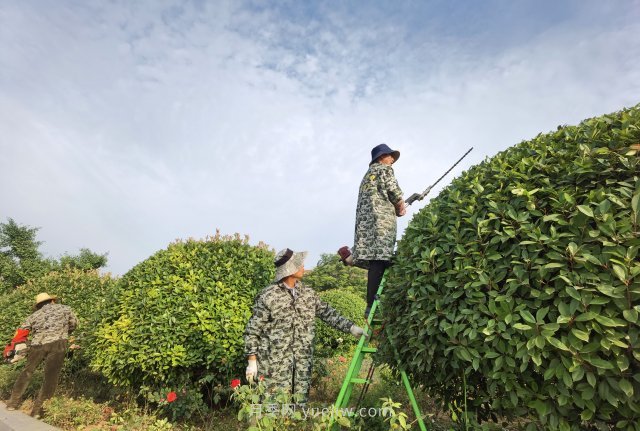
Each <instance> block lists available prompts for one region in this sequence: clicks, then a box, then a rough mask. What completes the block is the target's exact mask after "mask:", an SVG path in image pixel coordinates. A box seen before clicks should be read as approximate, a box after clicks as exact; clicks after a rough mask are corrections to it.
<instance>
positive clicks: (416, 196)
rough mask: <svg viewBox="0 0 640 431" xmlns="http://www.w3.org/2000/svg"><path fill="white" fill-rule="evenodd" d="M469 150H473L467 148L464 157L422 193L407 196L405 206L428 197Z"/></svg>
mask: <svg viewBox="0 0 640 431" xmlns="http://www.w3.org/2000/svg"><path fill="white" fill-rule="evenodd" d="M471 150H473V147H471V148H469V150H468V151H467V152H466V153H464V155H463V156H462V157H460V158H459V159H458V161H457V162H455V163H454V164H453V166H451V167H450V168H449V170H448V171H447V172H445V173H444V174H443V175H442V176H441V177H440V178H438V179H437V180H436V182H435V183H433V184H431V185H430V186H429V187H427V188H426V189H425V190H424V191H423V192H422V193H414V194H412V195H411V196H409V197H408V198H407V200H406V201H405V203H406V204H407V206H408V205H411V204H412V203H414V202H415V201H421V200H422V199H424V197H425V196H426V195H428V194H429V192H430V191H431V189H432V188H434V187H435V186H436V184H438V183H439V182H440V180H442V179H443V178H444V177H446V176H447V174H448V173H449V172H451V170H452V169H453V168H455V167H456V166H457V165H458V163H460V162H461V161H462V159H464V158H465V157H467V154H469V153H470V152H471Z"/></svg>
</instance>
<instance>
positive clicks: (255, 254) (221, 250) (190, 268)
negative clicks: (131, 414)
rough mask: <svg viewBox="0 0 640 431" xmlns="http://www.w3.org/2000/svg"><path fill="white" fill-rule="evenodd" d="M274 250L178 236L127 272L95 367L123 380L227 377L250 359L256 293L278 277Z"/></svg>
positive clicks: (154, 383)
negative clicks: (247, 334) (248, 338)
mask: <svg viewBox="0 0 640 431" xmlns="http://www.w3.org/2000/svg"><path fill="white" fill-rule="evenodd" d="M273 257H274V255H273V252H272V251H271V250H269V249H268V248H267V247H266V246H264V245H263V244H260V245H258V246H252V245H249V243H248V240H247V239H244V240H242V239H240V237H239V236H238V235H236V236H234V237H221V236H220V235H216V236H215V237H210V238H207V239H206V240H200V241H196V240H188V241H179V242H175V243H173V244H171V245H169V247H168V248H167V249H166V250H161V251H159V252H157V253H156V254H154V255H153V256H151V257H149V258H148V259H147V260H145V261H144V262H142V263H140V264H138V265H137V266H135V267H134V268H133V269H131V270H130V271H129V272H127V273H126V274H125V275H124V276H123V277H122V279H121V280H120V283H119V289H118V295H117V296H116V297H115V298H114V302H113V304H112V307H111V308H110V309H109V315H108V317H107V318H106V319H105V321H104V322H103V323H102V325H100V327H99V328H98V329H97V334H96V348H97V350H98V351H97V353H96V357H95V360H94V362H93V363H92V365H93V366H94V368H95V369H97V370H99V371H101V372H102V373H103V374H104V375H106V376H107V377H108V378H109V380H110V381H111V382H113V383H115V384H119V385H138V384H145V385H148V386H151V387H159V386H163V387H176V386H178V385H184V384H191V383H194V382H196V381H197V380H198V379H199V378H202V377H203V376H206V377H207V379H209V380H211V379H212V380H214V382H219V383H223V382H224V383H225V384H228V382H229V381H230V380H231V379H232V378H233V377H235V376H238V375H239V374H238V373H239V372H240V371H241V367H242V366H243V365H244V358H243V349H244V341H243V332H244V328H245V325H246V323H247V321H248V320H249V317H250V315H251V306H252V304H253V299H254V296H255V294H256V293H257V292H258V291H259V290H260V289H262V288H264V287H265V286H266V285H267V284H268V283H269V282H270V281H271V280H272V279H273V276H274V266H273Z"/></svg>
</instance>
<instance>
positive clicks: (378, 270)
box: [338, 144, 406, 316]
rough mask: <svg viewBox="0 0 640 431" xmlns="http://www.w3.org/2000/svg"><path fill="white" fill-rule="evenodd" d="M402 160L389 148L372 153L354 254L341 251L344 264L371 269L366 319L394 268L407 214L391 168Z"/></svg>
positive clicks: (360, 201)
mask: <svg viewBox="0 0 640 431" xmlns="http://www.w3.org/2000/svg"><path fill="white" fill-rule="evenodd" d="M399 158H400V152H399V151H394V150H392V149H391V148H389V147H388V146H387V145H386V144H380V145H377V146H376V147H374V148H373V149H372V150H371V162H370V163H369V169H368V170H367V173H366V174H365V175H364V178H362V182H361V183H360V190H359V193H358V205H357V207H356V228H355V235H354V245H353V254H351V252H350V251H349V250H348V247H342V248H341V249H340V250H339V251H338V254H340V256H341V258H342V259H343V262H345V264H352V265H355V266H359V267H362V268H366V269H368V277H367V308H366V311H365V315H366V316H368V314H369V310H370V309H371V305H372V304H373V301H374V299H375V295H376V292H377V291H378V287H379V286H380V282H381V281H382V275H383V274H384V270H385V269H386V268H387V267H388V266H389V265H390V264H391V257H392V256H393V249H394V246H395V242H396V235H397V220H396V219H397V217H401V216H403V215H405V213H406V208H405V203H404V200H403V199H402V190H401V189H400V186H399V185H398V181H397V180H396V177H395V175H394V173H393V168H392V167H391V165H393V164H394V163H395V162H396V161H397V160H398V159H399Z"/></svg>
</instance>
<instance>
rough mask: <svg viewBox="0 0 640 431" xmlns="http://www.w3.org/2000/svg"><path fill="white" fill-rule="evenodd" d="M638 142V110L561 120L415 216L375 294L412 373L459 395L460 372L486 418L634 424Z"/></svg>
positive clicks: (639, 268) (468, 175) (433, 389)
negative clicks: (570, 122)
mask: <svg viewBox="0 0 640 431" xmlns="http://www.w3.org/2000/svg"><path fill="white" fill-rule="evenodd" d="M639 143H640V105H639V106H636V107H634V108H631V109H627V110H623V111H621V112H618V113H614V114H611V115H605V116H602V117H600V118H593V119H589V120H585V121H583V122H582V123H580V124H579V125H578V126H571V127H560V128H558V130H557V131H555V132H552V133H548V134H545V135H538V136H537V137H536V138H534V139H532V140H531V141H528V142H522V143H520V144H518V145H516V146H514V147H512V148H510V149H508V150H506V151H503V152H501V153H499V154H498V155H497V156H495V157H493V158H491V159H489V160H486V161H485V162H483V163H481V164H479V165H477V166H475V167H473V168H471V169H469V170H468V171H467V172H465V173H464V174H463V175H462V176H461V177H459V178H457V179H455V180H454V181H453V182H452V183H451V185H450V186H449V187H447V188H446V189H444V190H443V191H442V192H441V193H440V195H439V196H438V197H437V198H435V199H433V200H432V201H431V202H430V203H429V205H428V206H426V207H425V208H424V209H422V210H421V211H420V212H419V213H418V214H416V215H415V217H414V218H413V220H412V221H411V223H410V224H409V226H408V228H407V230H406V232H405V234H404V237H403V238H402V240H401V241H400V243H399V246H398V253H397V259H396V263H395V265H394V266H393V268H392V270H391V273H390V279H389V283H388V286H387V288H386V291H385V295H384V299H383V302H384V308H385V310H386V311H387V313H388V315H387V316H386V317H387V321H388V322H389V323H388V325H389V327H390V329H391V330H392V331H393V332H394V333H395V334H396V343H395V344H396V345H397V346H398V350H399V353H400V357H401V363H402V365H403V366H404V367H406V370H407V371H408V372H410V373H411V374H412V375H413V379H414V382H415V383H419V384H422V385H424V387H425V388H426V390H427V391H428V392H429V394H431V395H432V396H434V397H436V398H438V399H439V400H441V401H442V402H443V403H448V402H452V401H454V400H455V401H458V402H460V401H461V400H462V398H463V397H464V395H463V376H464V379H466V385H467V393H468V396H467V402H468V404H469V406H470V408H473V409H474V410H475V411H476V412H477V413H478V415H479V417H480V418H481V419H486V418H487V417H489V416H492V415H493V414H494V413H498V414H503V415H517V416H521V415H527V414H531V413H533V414H537V416H538V418H539V420H540V422H541V423H542V424H543V426H544V427H545V428H548V429H562V430H569V429H575V430H577V429H584V428H588V427H590V426H605V424H607V425H615V426H616V427H617V428H620V429H626V430H639V429H640V425H639V424H640V339H639V326H638V324H639V323H640V322H639V319H638V314H639V312H640V260H639V258H638V248H639V247H640V162H639V159H638V151H637V150H638V147H639V146H638V144H639ZM383 347H384V351H385V354H386V358H387V360H389V362H390V363H394V361H393V360H392V358H393V355H392V353H391V351H390V346H389V344H385V345H384V346H383ZM458 405H460V404H458ZM531 427H532V428H533V425H532V426H531Z"/></svg>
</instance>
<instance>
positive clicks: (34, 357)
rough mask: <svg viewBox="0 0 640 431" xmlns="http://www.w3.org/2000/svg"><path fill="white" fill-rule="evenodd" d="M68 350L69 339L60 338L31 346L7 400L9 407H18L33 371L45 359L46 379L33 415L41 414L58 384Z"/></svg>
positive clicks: (32, 412) (35, 402) (34, 404)
mask: <svg viewBox="0 0 640 431" xmlns="http://www.w3.org/2000/svg"><path fill="white" fill-rule="evenodd" d="M66 352H67V340H58V341H54V342H52V343H47V344H42V345H39V346H31V347H29V353H27V364H26V365H25V367H24V369H23V370H22V372H21V373H20V375H19V376H18V379H17V380H16V382H15V384H14V385H13V391H12V392H11V398H9V401H7V407H13V408H16V409H17V408H18V407H20V402H21V399H22V394H24V391H25V390H26V389H27V386H28V385H29V381H30V380H31V376H33V372H34V371H35V370H36V368H38V365H40V363H41V362H42V361H44V381H43V382H42V388H41V389H40V393H39V394H38V397H37V398H36V400H35V401H34V402H33V408H32V409H31V416H36V415H39V414H40V413H41V412H40V410H41V409H42V403H43V402H45V401H46V400H48V399H49V398H51V397H52V396H53V393H54V392H55V391H56V387H57V386H58V376H59V375H60V370H61V369H62V365H63V363H64V357H65V354H66Z"/></svg>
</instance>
